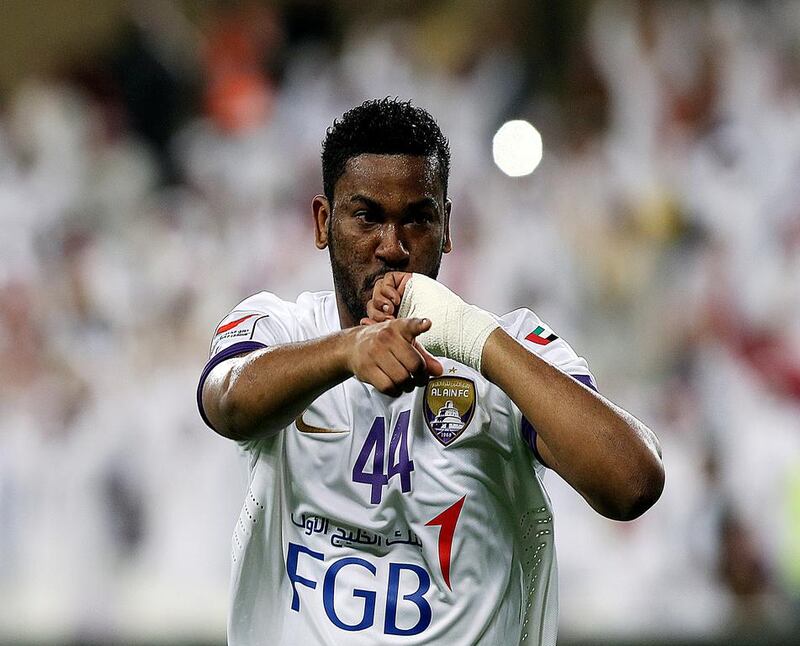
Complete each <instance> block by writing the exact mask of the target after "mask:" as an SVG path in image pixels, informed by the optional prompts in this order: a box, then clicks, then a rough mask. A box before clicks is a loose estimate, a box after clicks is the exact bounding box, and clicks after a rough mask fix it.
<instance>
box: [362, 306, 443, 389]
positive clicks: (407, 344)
mask: <svg viewBox="0 0 800 646" xmlns="http://www.w3.org/2000/svg"><path fill="white" fill-rule="evenodd" d="M430 327H431V322H430V321H429V320H428V319H419V318H409V319H398V320H389V321H385V322H383V323H374V324H372V325H361V326H359V327H356V328H351V329H352V330H353V332H352V334H353V344H352V348H351V351H350V352H349V353H348V369H349V370H350V372H352V373H353V375H354V376H355V377H356V378H357V379H358V380H359V381H363V382H366V383H368V384H371V385H373V386H374V387H375V388H377V389H378V390H379V391H380V392H382V393H384V394H386V395H391V396H393V397H397V396H398V395H400V394H401V393H403V392H411V391H412V390H413V389H414V388H417V387H419V386H424V385H425V384H426V383H427V382H428V378H429V377H431V376H434V377H438V376H440V375H441V374H442V372H443V368H442V364H441V363H439V361H437V360H436V359H435V358H434V357H433V356H432V355H431V354H430V353H429V352H428V351H427V350H425V349H424V348H423V347H422V346H421V345H419V344H418V343H416V341H415V339H416V338H417V336H419V335H420V334H422V333H423V332H426V331H428V330H429V329H430Z"/></svg>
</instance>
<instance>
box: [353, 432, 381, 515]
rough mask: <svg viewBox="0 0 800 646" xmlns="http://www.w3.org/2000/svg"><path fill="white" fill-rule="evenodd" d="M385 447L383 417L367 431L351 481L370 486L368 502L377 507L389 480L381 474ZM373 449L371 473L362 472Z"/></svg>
mask: <svg viewBox="0 0 800 646" xmlns="http://www.w3.org/2000/svg"><path fill="white" fill-rule="evenodd" d="M385 447H386V428H385V426H384V423H383V417H376V418H375V421H374V422H372V428H371V429H369V435H367V439H366V440H365V441H364V446H362V447H361V452H360V453H359V454H358V457H357V458H356V463H355V464H354V465H353V481H354V482H363V483H364V484H368V485H372V495H371V496H370V499H369V501H370V502H371V503H372V504H373V505H377V504H378V503H379V502H380V501H381V493H382V490H383V485H385V484H387V483H388V482H389V478H387V477H386V475H385V474H384V473H383V453H384V449H385ZM373 448H374V450H375V455H374V456H373V457H372V473H367V472H366V471H364V467H365V466H367V460H369V454H370V453H372V451H373Z"/></svg>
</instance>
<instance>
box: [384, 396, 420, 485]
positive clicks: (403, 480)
mask: <svg viewBox="0 0 800 646" xmlns="http://www.w3.org/2000/svg"><path fill="white" fill-rule="evenodd" d="M410 417H411V411H410V410H404V411H403V412H402V413H400V417H398V418H397V424H395V425H394V430H393V431H392V439H391V440H389V468H388V469H387V471H386V473H387V475H388V476H389V478H391V477H392V476H394V475H397V474H400V489H401V491H402V492H403V493H408V492H409V491H411V472H412V471H413V470H414V461H413V460H409V459H408V419H409V418H410ZM395 454H397V461H396V462H395V461H394V459H393V458H394V457H395Z"/></svg>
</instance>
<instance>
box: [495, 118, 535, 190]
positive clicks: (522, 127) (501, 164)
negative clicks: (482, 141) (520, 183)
mask: <svg viewBox="0 0 800 646" xmlns="http://www.w3.org/2000/svg"><path fill="white" fill-rule="evenodd" d="M492 157H493V158H494V163H495V164H497V167H498V168H499V169H500V170H501V171H503V172H504V173H505V174H506V175H508V176H510V177H522V176H523V175H530V174H531V173H532V172H533V171H534V170H536V167H537V166H538V165H539V162H540V161H542V136H541V135H540V134H539V131H538V130H537V129H536V128H534V127H533V126H532V125H531V124H530V123H528V122H527V121H523V120H521V119H515V120H514V121H507V122H506V123H504V124H503V125H502V126H500V129H499V130H498V131H497V132H496V133H495V135H494V138H493V139H492Z"/></svg>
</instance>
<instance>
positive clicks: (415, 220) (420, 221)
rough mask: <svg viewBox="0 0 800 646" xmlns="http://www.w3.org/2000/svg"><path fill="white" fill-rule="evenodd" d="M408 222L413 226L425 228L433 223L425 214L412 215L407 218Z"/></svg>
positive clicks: (430, 216) (431, 217) (427, 214)
mask: <svg viewBox="0 0 800 646" xmlns="http://www.w3.org/2000/svg"><path fill="white" fill-rule="evenodd" d="M408 221H409V222H410V223H411V224H415V225H418V226H425V225H427V224H430V223H431V222H433V216H432V215H431V214H430V213H425V212H420V213H414V214H412V215H411V216H410V217H409V218H408Z"/></svg>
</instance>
